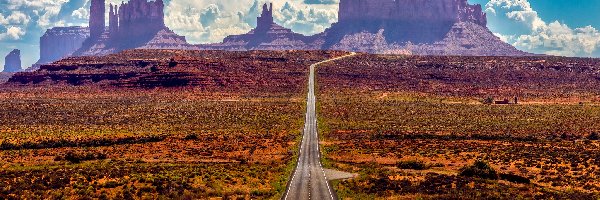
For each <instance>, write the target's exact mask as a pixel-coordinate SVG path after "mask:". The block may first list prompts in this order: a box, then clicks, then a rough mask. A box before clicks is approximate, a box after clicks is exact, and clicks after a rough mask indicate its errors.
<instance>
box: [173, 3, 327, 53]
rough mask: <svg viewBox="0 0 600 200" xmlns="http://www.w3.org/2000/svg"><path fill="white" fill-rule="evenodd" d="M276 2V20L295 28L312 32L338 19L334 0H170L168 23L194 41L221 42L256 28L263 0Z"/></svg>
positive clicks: (320, 29)
mask: <svg viewBox="0 0 600 200" xmlns="http://www.w3.org/2000/svg"><path fill="white" fill-rule="evenodd" d="M266 2H273V4H274V5H273V7H274V9H273V10H274V13H273V15H274V18H275V22H276V23H278V24H280V25H282V26H284V27H287V28H291V29H292V30H294V31H296V32H299V33H302V34H305V35H313V34H316V33H319V32H322V31H323V30H324V29H325V28H327V27H329V26H330V25H331V23H334V22H336V21H337V4H330V3H331V2H335V1H332V0H324V1H319V2H320V3H318V4H313V3H316V2H317V1H309V2H305V1H298V0H289V1H286V0H274V1H267V0H235V1H234V0H202V1H187V0H171V1H170V2H169V3H168V4H167V8H166V12H167V13H166V14H167V18H166V24H167V26H169V27H170V28H171V29H173V30H174V31H175V32H177V33H178V34H181V35H185V36H186V37H187V39H188V40H189V41H190V42H192V43H213V42H220V41H222V40H223V38H225V37H226V36H228V35H235V34H242V33H246V32H248V31H250V30H251V29H252V28H254V27H256V17H258V16H259V15H260V12H261V10H262V5H263V3H266ZM309 4H310V5H309Z"/></svg>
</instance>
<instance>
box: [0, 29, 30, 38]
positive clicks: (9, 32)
mask: <svg viewBox="0 0 600 200" xmlns="http://www.w3.org/2000/svg"><path fill="white" fill-rule="evenodd" d="M24 35H25V31H24V30H23V29H21V28H20V27H15V26H11V27H8V28H7V29H6V32H0V41H4V40H19V39H21V37H23V36H24Z"/></svg>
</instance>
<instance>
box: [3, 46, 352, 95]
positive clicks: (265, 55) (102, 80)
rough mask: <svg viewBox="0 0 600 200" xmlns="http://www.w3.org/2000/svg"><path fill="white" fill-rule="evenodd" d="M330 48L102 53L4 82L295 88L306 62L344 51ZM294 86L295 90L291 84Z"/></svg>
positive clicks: (18, 75)
mask: <svg viewBox="0 0 600 200" xmlns="http://www.w3.org/2000/svg"><path fill="white" fill-rule="evenodd" d="M345 54H346V53H345V52H329V51H193V50H157V49H135V50H126V51H122V52H120V53H117V54H111V55H106V56H83V57H69V58H66V59H63V60H60V61H57V62H54V63H51V64H47V65H42V66H41V67H40V69H39V70H37V71H34V72H27V73H24V72H21V73H16V74H15V75H13V76H12V77H11V78H10V80H9V81H8V84H11V85H22V86H35V85H37V86H44V85H53V84H68V85H100V86H106V87H111V86H117V87H143V88H153V87H178V86H194V87H195V88H198V89H203V90H204V89H207V90H216V91H225V90H230V91H231V90H238V89H242V90H247V89H251V88H252V89H256V90H288V89H290V88H300V87H298V86H301V85H302V83H303V82H304V80H305V79H306V78H305V77H304V75H305V74H306V67H305V66H308V65H310V64H312V63H315V62H319V61H322V60H326V59H329V58H333V57H338V56H341V55H345ZM294 90H296V89H294Z"/></svg>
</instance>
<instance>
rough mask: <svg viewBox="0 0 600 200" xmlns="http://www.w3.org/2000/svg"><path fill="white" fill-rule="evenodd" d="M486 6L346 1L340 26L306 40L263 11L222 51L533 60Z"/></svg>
mask: <svg viewBox="0 0 600 200" xmlns="http://www.w3.org/2000/svg"><path fill="white" fill-rule="evenodd" d="M486 25H487V17H486V14H485V13H484V12H483V11H482V8H481V5H469V4H468V3H467V0H341V1H340V9H339V22H337V23H335V24H333V25H332V27H331V28H329V29H327V30H326V31H325V32H324V33H321V34H317V35H314V36H304V35H301V34H297V33H294V32H292V31H291V30H290V29H286V28H283V27H281V26H279V25H277V24H275V23H274V22H273V6H272V4H271V6H270V7H269V6H268V5H267V4H265V5H264V6H263V10H262V14H261V16H260V17H258V19H257V27H256V28H255V29H253V30H252V31H250V32H249V33H247V34H243V35H234V36H228V37H226V38H225V39H224V40H223V42H222V43H219V44H211V45H197V47H198V48H200V49H219V50H289V49H299V50H313V49H324V50H326V49H333V50H344V51H357V52H368V53H386V54H388V53H389V54H419V55H481V56H485V55H489V56H494V55H513V56H518V55H527V54H526V53H524V52H521V51H519V50H517V49H516V48H514V47H512V46H511V45H509V44H506V43H505V42H503V41H501V40H500V39H499V38H498V37H496V36H495V35H493V34H492V33H491V32H490V31H489V30H488V29H487V28H486Z"/></svg>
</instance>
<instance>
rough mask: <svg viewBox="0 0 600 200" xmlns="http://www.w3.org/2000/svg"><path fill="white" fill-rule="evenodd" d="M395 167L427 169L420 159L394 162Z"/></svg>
mask: <svg viewBox="0 0 600 200" xmlns="http://www.w3.org/2000/svg"><path fill="white" fill-rule="evenodd" d="M396 167H398V168H400V169H414V170H425V169H429V166H428V165H427V164H425V163H424V162H423V161H420V160H410V161H400V162H398V163H396Z"/></svg>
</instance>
